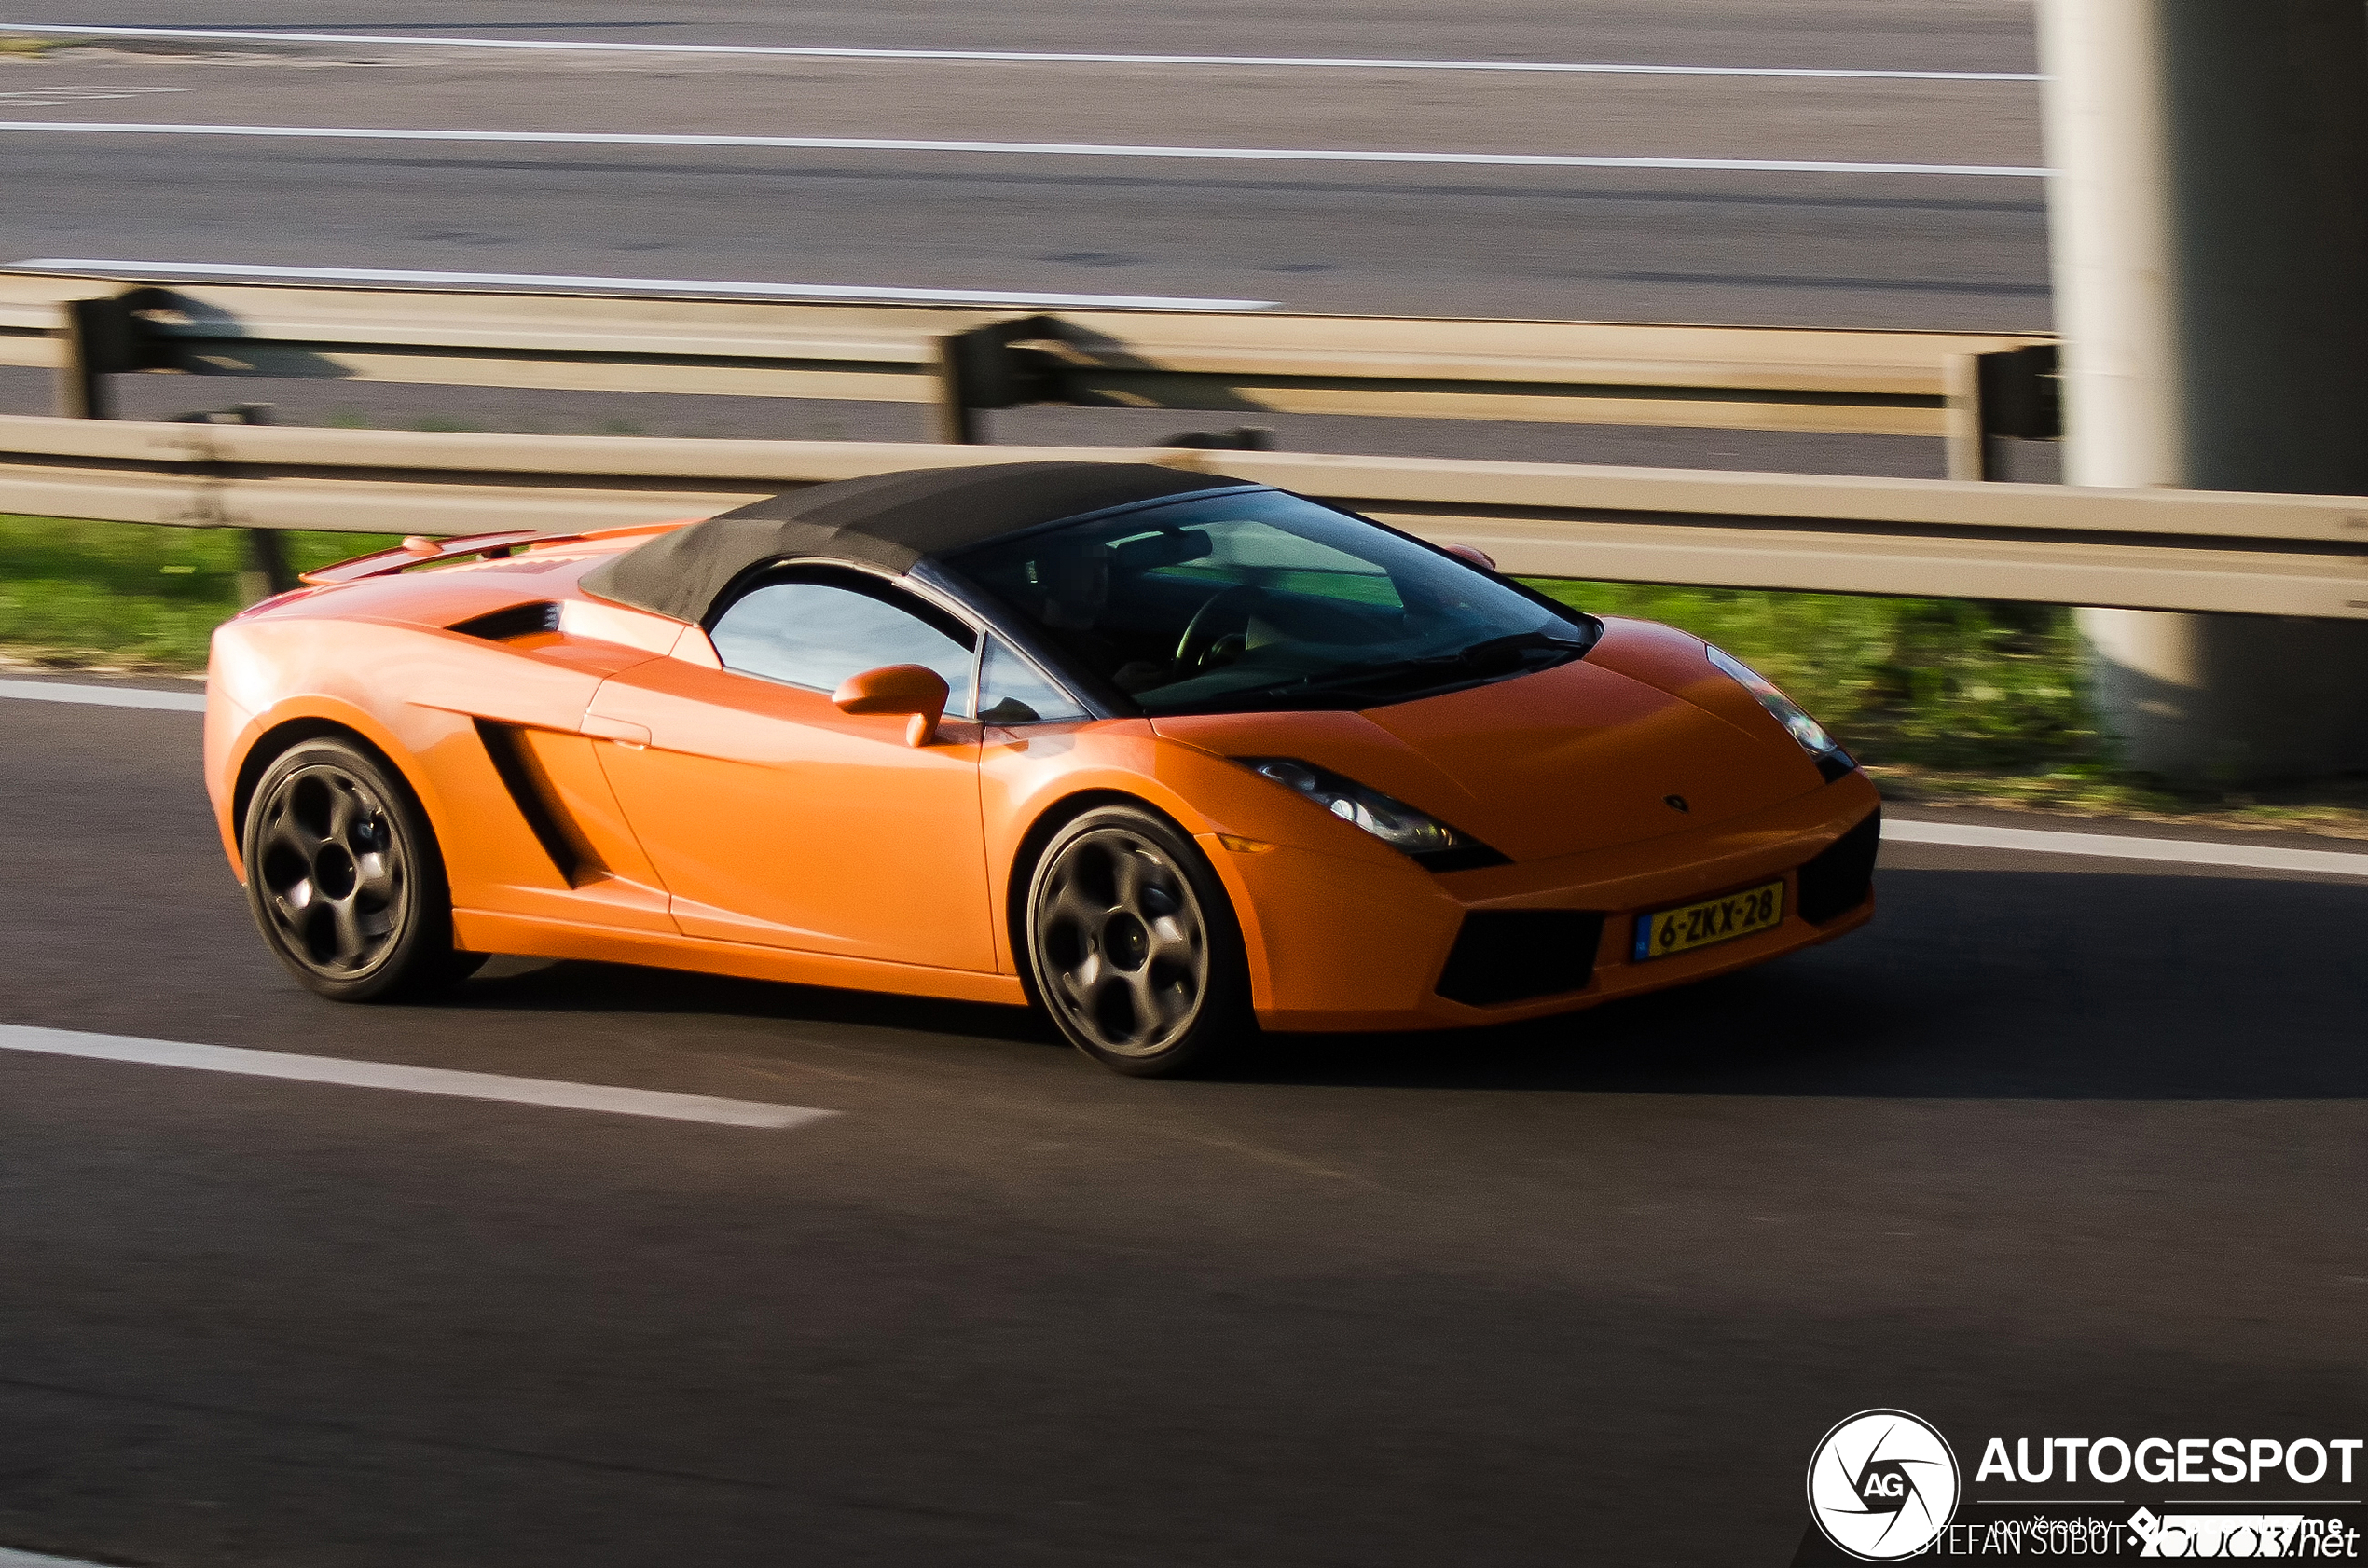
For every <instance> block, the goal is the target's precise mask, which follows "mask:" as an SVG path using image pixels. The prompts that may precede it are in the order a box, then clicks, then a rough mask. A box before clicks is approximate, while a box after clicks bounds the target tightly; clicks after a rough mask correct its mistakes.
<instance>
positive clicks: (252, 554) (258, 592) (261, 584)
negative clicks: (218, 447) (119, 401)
mask: <svg viewBox="0 0 2368 1568" xmlns="http://www.w3.org/2000/svg"><path fill="white" fill-rule="evenodd" d="M172 422H173V423H175V424H192V425H268V424H269V423H270V422H271V405H269V404H268V403H241V404H240V405H238V406H236V407H231V408H215V409H209V410H208V411H206V412H204V413H202V414H184V415H182V416H180V417H179V418H178V419H176V420H173V421H172ZM239 531H240V532H241V534H244V535H245V536H246V537H245V539H244V540H243V542H242V545H243V549H242V556H243V558H242V559H241V563H240V566H239V578H238V590H239V602H240V603H241V604H260V603H262V602H263V601H264V600H265V599H267V598H270V597H271V596H272V595H274V594H284V593H286V592H287V591H288V590H289V589H290V588H293V587H295V586H296V569H295V568H294V567H291V566H290V565H289V564H288V552H287V548H286V545H285V544H284V543H282V540H281V538H280V535H279V534H278V532H277V531H275V530H271V529H241V530H239Z"/></svg>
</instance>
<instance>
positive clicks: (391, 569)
mask: <svg viewBox="0 0 2368 1568" xmlns="http://www.w3.org/2000/svg"><path fill="white" fill-rule="evenodd" d="M697 520H698V519H696V518H694V517H685V518H682V519H680V520H678V521H675V522H668V523H636V524H633V525H631V526H630V527H626V528H613V529H586V530H584V531H583V532H581V533H543V532H539V531H537V530H534V529H511V530H506V531H504V532H502V533H464V534H461V535H458V536H456V537H454V538H451V539H430V538H429V537H428V536H427V535H425V534H422V533H415V534H411V535H409V536H408V537H406V539H405V540H404V541H403V543H400V544H398V545H396V546H395V547H394V548H393V549H392V550H379V551H377V552H375V553H373V554H371V555H367V556H356V557H353V558H352V559H351V560H350V561H338V562H337V564H336V565H334V566H321V567H315V568H313V569H312V570H311V571H307V572H303V573H300V574H299V575H298V577H297V581H298V582H301V583H305V584H308V585H310V586H312V587H316V588H325V587H329V586H332V585H336V584H338V583H359V582H361V581H362V580H363V579H364V578H365V577H391V576H392V575H393V574H395V573H396V572H398V571H409V570H410V569H411V568H413V567H415V566H427V565H430V564H432V563H440V562H444V561H457V560H467V559H470V558H473V557H474V558H475V559H479V560H500V559H502V558H503V557H506V556H508V555H510V554H511V553H512V552H513V551H516V550H522V549H531V548H534V547H537V546H540V545H544V544H568V543H576V542H579V541H582V540H590V539H615V538H618V537H620V536H623V535H626V534H635V533H667V532H670V531H672V530H675V529H679V528H681V527H683V526H684V525H685V524H687V523H692V522H695V521H697Z"/></svg>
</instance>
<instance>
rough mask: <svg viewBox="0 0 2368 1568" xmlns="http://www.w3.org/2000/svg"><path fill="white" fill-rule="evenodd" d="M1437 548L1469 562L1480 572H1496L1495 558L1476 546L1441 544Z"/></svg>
mask: <svg viewBox="0 0 2368 1568" xmlns="http://www.w3.org/2000/svg"><path fill="white" fill-rule="evenodd" d="M1439 548H1440V549H1442V550H1445V551H1446V552H1447V553H1448V554H1449V555H1451V556H1453V557H1456V558H1457V559H1459V560H1467V561H1469V562H1471V563H1472V564H1473V565H1474V566H1476V567H1479V568H1480V570H1481V571H1495V570H1496V557H1494V556H1492V555H1490V554H1489V553H1488V552H1487V551H1485V550H1483V549H1481V548H1480V546H1479V545H1477V544H1442V545H1440V546H1439Z"/></svg>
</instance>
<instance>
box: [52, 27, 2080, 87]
mask: <svg viewBox="0 0 2368 1568" xmlns="http://www.w3.org/2000/svg"><path fill="white" fill-rule="evenodd" d="M7 26H8V30H9V31H10V32H13V33H64V34H74V35H76V36H79V37H99V38H230V39H238V40H244V41H248V42H257V41H259V42H264V43H275V44H407V45H413V46H431V47H434V48H456V49H544V50H550V51H573V52H585V53H599V54H726V55H729V54H742V55H789V56H793V57H795V58H798V59H802V60H983V61H994V62H1003V63H1008V64H1026V65H1219V66H1224V65H1260V66H1282V67H1286V68H1297V69H1301V70H1329V71H1530V72H1537V71H1544V72H1560V73H1563V74H1565V75H1579V76H1810V77H1829V78H1842V79H1846V80H1863V81H1906V82H2035V81H2039V80H2041V79H2042V78H2041V77H2040V76H2039V74H2038V73H2037V72H2035V71H1886V70H1877V69H1868V70H1854V69H1851V68H1848V67H1842V66H1813V65H1798V66H1794V65H1624V64H1616V63H1611V62H1600V61H1576V62H1572V61H1528V60H1389V59H1368V58H1365V57H1363V56H1356V55H1342V56H1332V55H1287V54H1074V53H1066V52H1054V51H1051V50H1042V49H897V48H820V47H808V46H799V45H791V44H622V43H584V42H580V41H572V40H571V41H565V42H546V41H544V40H543V39H539V38H438V37H420V36H417V35H414V34H397V33H262V32H250V31H247V30H245V29H242V28H230V27H63V26H52V25H50V24H49V23H47V22H29V21H12V22H9V23H8V24H7Z"/></svg>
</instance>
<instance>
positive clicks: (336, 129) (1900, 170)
mask: <svg viewBox="0 0 2368 1568" xmlns="http://www.w3.org/2000/svg"><path fill="white" fill-rule="evenodd" d="M0 131H43V132H65V133H76V132H78V133H83V134H97V135H107V136H265V137H275V138H284V139H291V140H310V141H324V140H325V141H343V142H475V143H488V144H543V145H552V146H605V147H784V148H797V149H802V150H805V151H835V152H900V153H985V154H1000V155H1004V156H1010V157H1022V158H1042V157H1055V158H1214V159H1221V160H1232V161H1241V160H1247V161H1252V162H1268V163H1276V162H1279V163H1427V164H1452V165H1458V166H1464V167H1478V168H1492V169H1663V170H1693V171H1699V172H1714V173H1720V172H1723V173H1761V174H1920V175H1960V174H1970V175H1988V176H1990V177H1992V178H2006V179H2039V178H2043V177H2044V176H2045V174H2046V173H2047V171H2046V170H2044V169H2041V168H2033V167H2029V166H2025V165H2018V164H2003V163H1862V162H1855V161H1849V160H1838V159H1829V158H1636V157H1629V156H1626V155H1622V154H1593V153H1458V152H1387V151H1374V150H1367V149H1362V148H1343V147H1170V146H1136V145H1130V144H1105V143H1098V142H968V141H940V140H936V139H934V138H922V137H905V136H731V135H703V134H695V133H692V132H687V131H433V130H421V129H413V128H409V127H397V126H351V125H160V124H146V123H142V122H139V121H98V120H0Z"/></svg>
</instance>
